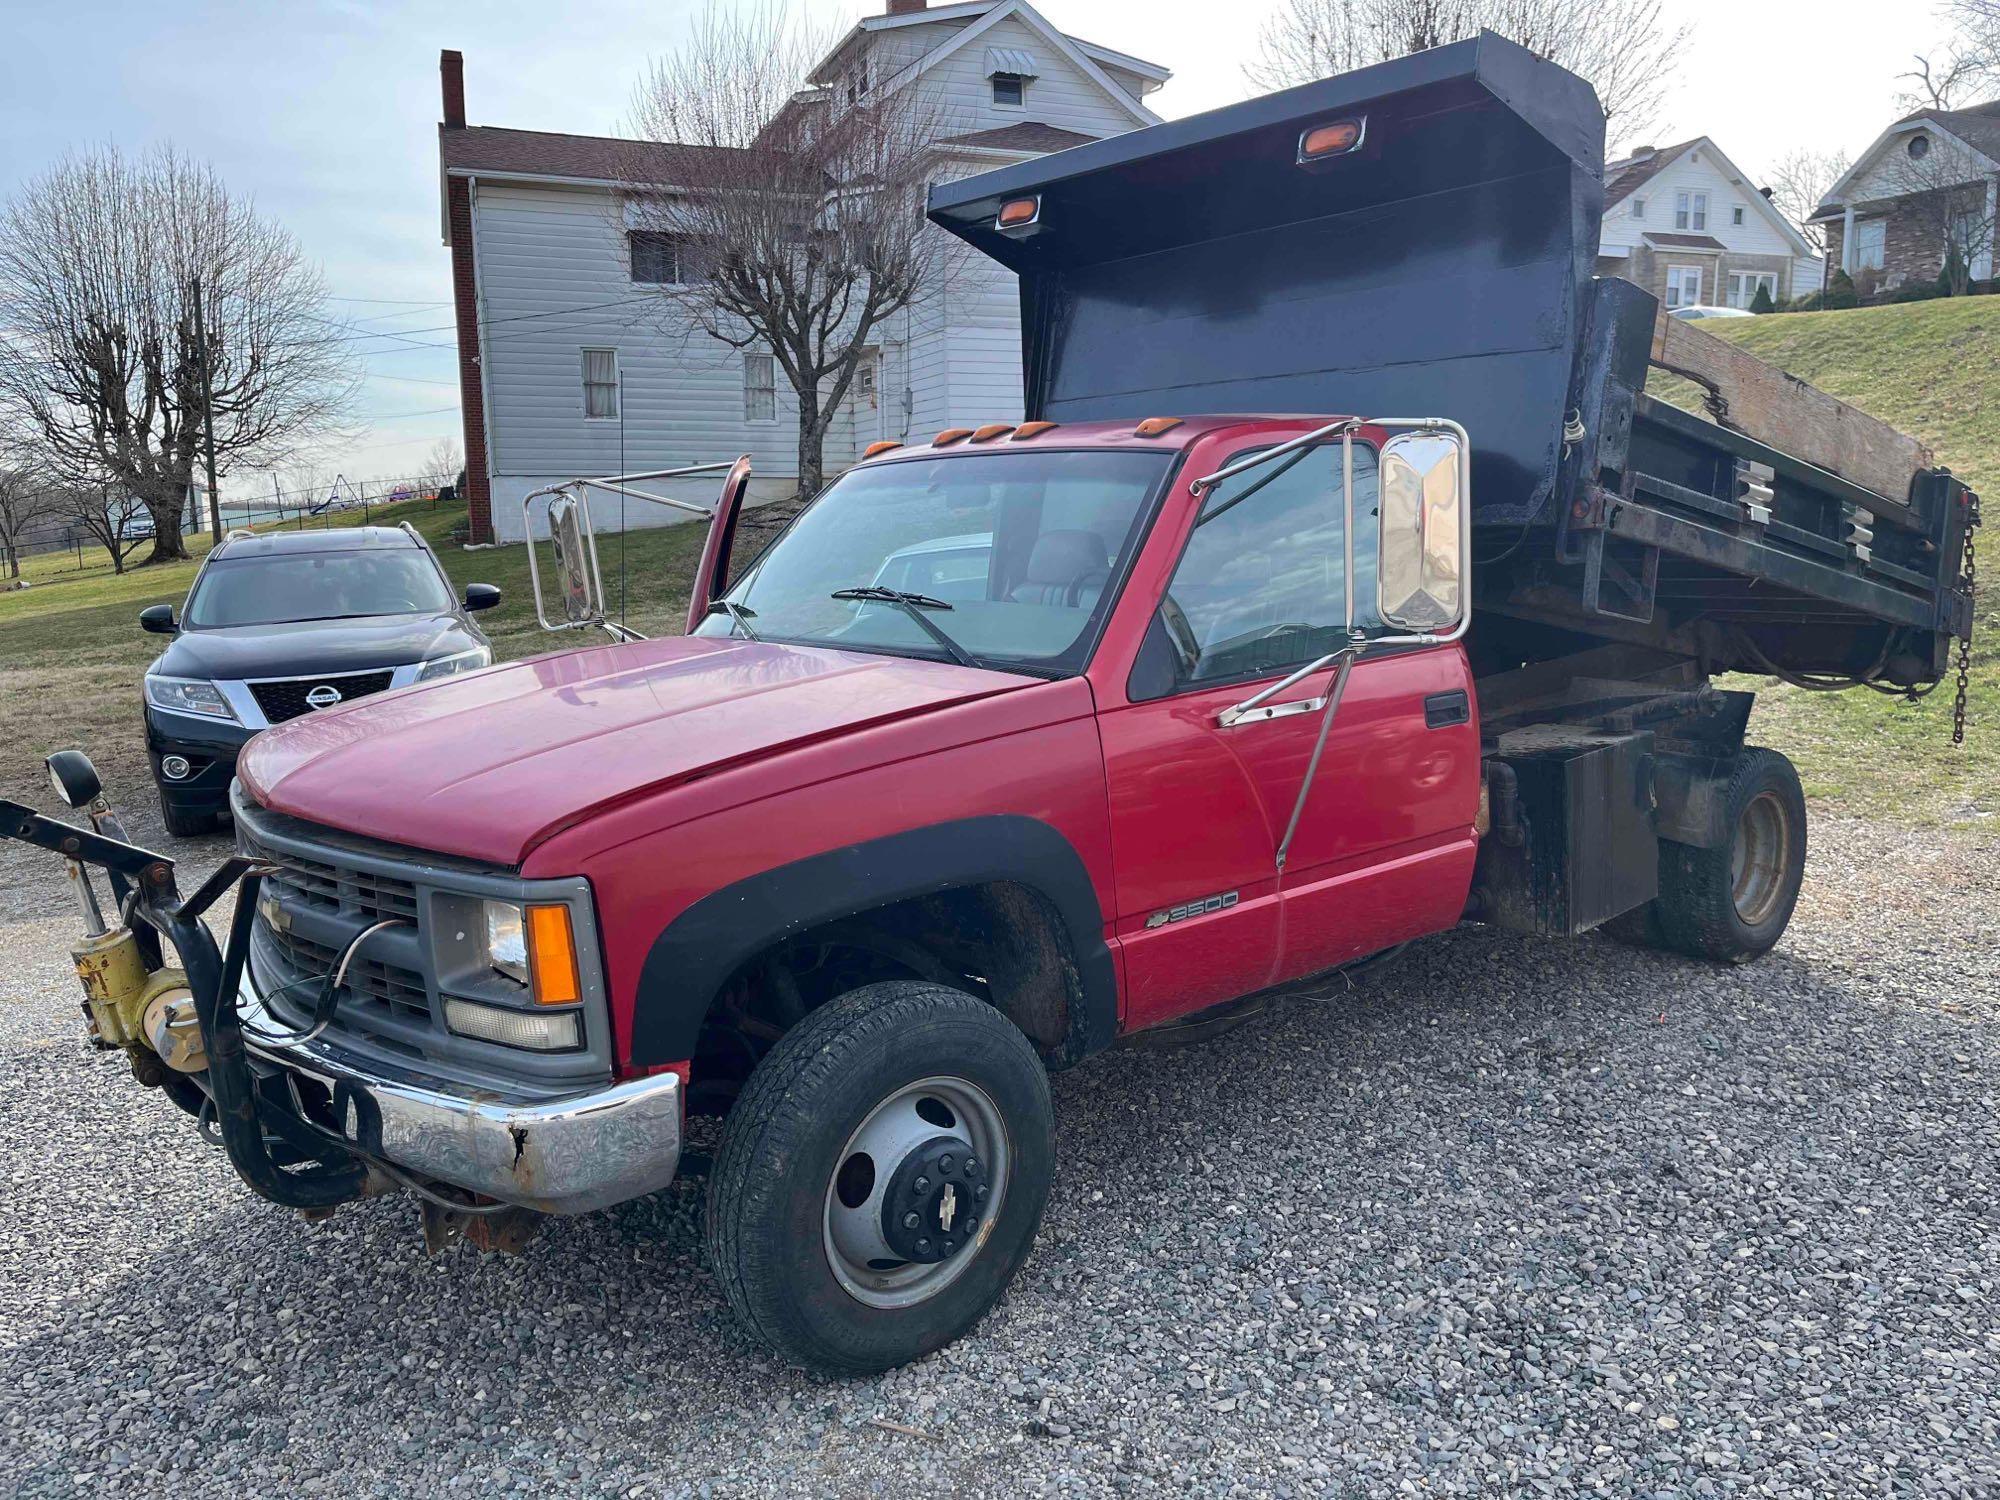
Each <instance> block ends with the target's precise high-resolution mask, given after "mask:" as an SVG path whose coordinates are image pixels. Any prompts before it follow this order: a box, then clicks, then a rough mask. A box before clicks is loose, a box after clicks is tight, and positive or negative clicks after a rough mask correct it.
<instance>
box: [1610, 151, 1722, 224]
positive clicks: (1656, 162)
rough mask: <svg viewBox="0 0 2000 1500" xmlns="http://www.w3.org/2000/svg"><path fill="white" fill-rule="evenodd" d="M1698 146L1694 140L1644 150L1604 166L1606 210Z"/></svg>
mask: <svg viewBox="0 0 2000 1500" xmlns="http://www.w3.org/2000/svg"><path fill="white" fill-rule="evenodd" d="M1700 142H1701V137H1700V136H1696V137H1695V138H1694V139H1693V140H1691V141H1682V142H1681V143H1680V144H1679V145H1678V146H1655V147H1648V148H1647V150H1646V151H1645V152H1644V153H1639V154H1635V155H1632V156H1628V157H1626V158H1625V160H1623V161H1613V162H1606V163H1605V164H1604V206H1605V207H1606V208H1609V207H1610V206H1611V205H1612V204H1614V203H1616V202H1618V200H1619V199H1621V198H1625V197H1628V196H1629V195H1631V194H1632V193H1635V192H1637V191H1638V190H1639V189H1640V188H1642V187H1644V186H1645V185H1646V184H1647V183H1648V182H1650V181H1651V180H1652V179H1653V177H1654V176H1655V174H1657V173H1658V172H1659V171H1660V169H1661V168H1663V167H1665V166H1666V165H1667V164H1668V163H1669V162H1671V161H1673V160H1674V158H1676V157H1677V156H1679V155H1680V154H1681V153H1682V152H1683V151H1686V150H1688V149H1690V148H1691V147H1694V146H1696V145H1699V144H1700Z"/></svg>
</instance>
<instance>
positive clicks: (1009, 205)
mask: <svg viewBox="0 0 2000 1500" xmlns="http://www.w3.org/2000/svg"><path fill="white" fill-rule="evenodd" d="M1041 214H1042V200H1041V199H1040V198H1009V199H1008V200H1007V201H1006V202H1005V203H1003V204H1001V205H1000V217H999V220H998V223H999V226H1000V228H1002V229H1024V228H1026V227H1027V226H1028V225H1030V224H1032V223H1034V222H1035V220H1036V219H1038V218H1040V217H1041Z"/></svg>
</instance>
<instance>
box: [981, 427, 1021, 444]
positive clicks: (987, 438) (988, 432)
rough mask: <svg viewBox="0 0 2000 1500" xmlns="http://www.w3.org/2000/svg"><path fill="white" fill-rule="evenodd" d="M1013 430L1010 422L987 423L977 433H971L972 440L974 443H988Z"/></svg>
mask: <svg viewBox="0 0 2000 1500" xmlns="http://www.w3.org/2000/svg"><path fill="white" fill-rule="evenodd" d="M1013 430H1014V424H1013V423H1012V422H988V423H987V424H986V425H985V426H984V427H982V428H980V429H979V431H977V432H975V433H973V435H972V440H973V442H975V443H990V442H992V441H993V440H994V439H995V438H997V437H1001V436H1003V435H1005V434H1006V433H1009V432H1012V431H1013Z"/></svg>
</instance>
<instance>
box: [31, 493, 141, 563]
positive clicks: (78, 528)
mask: <svg viewBox="0 0 2000 1500" xmlns="http://www.w3.org/2000/svg"><path fill="white" fill-rule="evenodd" d="M148 511H149V507H148V506H147V504H146V503H145V501H143V500H141V499H140V498H139V497H138V496H137V495H135V494H133V493H132V492H131V491H129V490H124V489H119V488H117V487H115V486H112V485H88V484H62V485H59V486H57V488H56V489H55V491H54V493H53V496H52V498H51V501H50V513H51V514H53V515H54V516H56V517H57V518H58V519H60V520H61V521H63V522H64V523H65V524H66V525H68V526H69V527H70V528H71V529H72V530H73V531H75V532H80V533H82V534H83V535H84V536H87V537H89V538H90V539H91V540H92V541H93V542H95V543H97V545H98V546H100V547H102V548H103V549H104V551H105V555H106V556H108V557H109V558H110V559H111V571H112V572H114V573H123V572H124V571H125V560H126V559H127V558H129V557H130V556H131V555H132V554H133V553H134V552H136V551H137V550H138V548H139V544H140V543H141V542H146V541H151V540H152V522H151V520H150V519H149V516H148Z"/></svg>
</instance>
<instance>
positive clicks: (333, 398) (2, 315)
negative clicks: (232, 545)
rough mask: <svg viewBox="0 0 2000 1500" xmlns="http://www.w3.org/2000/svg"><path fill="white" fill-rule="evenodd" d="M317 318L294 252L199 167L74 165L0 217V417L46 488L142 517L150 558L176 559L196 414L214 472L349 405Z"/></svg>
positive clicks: (159, 155) (305, 272)
mask: <svg viewBox="0 0 2000 1500" xmlns="http://www.w3.org/2000/svg"><path fill="white" fill-rule="evenodd" d="M197 281H199V282H200V286H201V297H202V301H203V306H204V312H203V318H202V319H201V320H200V321H199V322H198V321H197V319H196V317H195V314H194V292H195V283H196V282H197ZM324 307H325V293H324V289H323V287H322V285H321V282H320V276H319V273H318V271H317V270H316V269H315V268H314V267H313V266H312V265H311V264H310V263H309V262H307V260H306V259H305V257H304V254H303V253H302V251H301V249H300V247H299V244H298V242H297V241H296V240H295V239H294V238H293V237H292V236H291V234H290V233H289V232H287V231H286V230H285V229H283V228H282V227H280V226H279V225H278V224H276V223H274V222H273V221H271V220H269V219H266V218H264V217H262V216H260V215H259V214H258V213H257V211H256V209H255V206H254V205H253V204H252V203H251V202H250V201H249V200H247V199H244V198H239V197H236V196H234V195H232V194H231V193H230V192H229V190H228V189H227V188H226V187H225V186H224V185H223V184H222V183H221V181H220V180H218V179H217V177H216V176H215V174H214V173H213V172H212V171H211V170H210V169H209V168H208V167H207V166H205V165H202V164H201V163H198V162H195V161H193V160H191V159H189V158H188V157H186V156H183V155H181V154H180V153H178V152H176V151H174V150H172V149H171V148H165V147H163V148H161V149H159V150H156V151H154V152H152V153H150V154H148V155H147V156H145V157H143V158H140V159H138V160H128V159H127V158H126V157H124V156H123V155H121V154H120V153H119V152H118V151H117V150H116V149H115V148H113V147H102V148H98V149H95V150H92V151H88V152H84V153H81V154H77V155H72V156H69V157H67V158H65V159H64V160H63V161H61V162H60V163H58V164H57V165H56V166H55V167H54V168H53V169H51V170H50V171H49V172H48V173H46V174H45V175H44V176H42V177H40V178H37V179H35V180H34V181H32V182H30V183H29V184H28V185H27V186H26V187H24V188H23V189H21V191H20V192H19V193H18V194H17V195H16V196H15V197H14V199H13V200H12V201H11V202H10V203H9V204H7V206H6V208H5V210H4V211H0V405H4V406H6V407H8V408H11V409H12V410H13V411H14V412H15V413H17V414H18V416H19V418H20V419H21V420H22V421H24V422H25V424H26V426H27V427H28V429H29V431H30V432H31V433H32V435H33V436H34V439H35V441H36V445H37V447H38V448H39V449H40V450H41V451H42V452H43V453H44V454H45V455H46V460H47V463H48V465H49V468H50V471H51V475H52V477H53V478H55V479H58V480H60V481H63V482H65V483H68V484H71V485H74V486H81V487H83V488H85V489H88V488H91V487H94V486H108V487H109V488H110V489H112V490H114V491H116V492H118V493H122V494H129V495H131V496H132V497H134V498H135V499H136V500H137V501H138V502H139V503H140V504H142V505H143V506H144V507H145V509H146V511H147V512H148V514H149V516H150V518H151V540H152V551H151V554H150V555H149V556H148V558H147V559H146V560H147V561H148V562H157V561H162V560H165V559H169V558H177V557H184V556H186V555H187V552H186V548H185V546H184V545H183V542H182V538H181V510H182V506H183V505H184V503H185V501H186V497H187V494H188V486H189V481H190V479H191V478H192V476H193V474H194V471H195V467H196V461H197V457H198V455H199V453H200V451H201V438H202V431H201V428H202V409H203V406H204V404H207V405H209V406H210V407H211V408H212V411H213V419H214V426H215V451H216V461H217V469H218V471H219V472H227V471H228V469H229V468H230V467H231V465H232V464H236V463H243V464H251V465H254V464H256V463H259V462H266V461H269V460H270V459H272V458H274V457H277V456H280V455H281V454H282V453H283V451H284V450H285V449H286V448H287V447H288V446H289V445H291V444H293V443H295V442H297V441H299V440H300V439H302V438H305V437H308V436H310V435H311V434H313V433H315V432H316V431H319V430H321V429H323V428H324V427H326V426H327V425H328V424H329V423H331V422H332V421H333V420H334V419H335V418H336V416H337V415H338V413H339V412H340V410H341V409H342V407H343V406H344V405H345V403H346V402H347V399H348V397H349V394H350V392H351V390H352V388H353V381H352V379H351V377H350V374H349V360H348V356H347V353H346V348H345V345H344V344H343V343H342V341H341V338H340V329H339V328H338V326H337V325H335V324H334V323H332V322H331V321H330V320H328V319H327V318H326V316H325V314H324ZM203 324H205V325H206V326H203ZM204 371H205V372H206V378H204Z"/></svg>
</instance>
